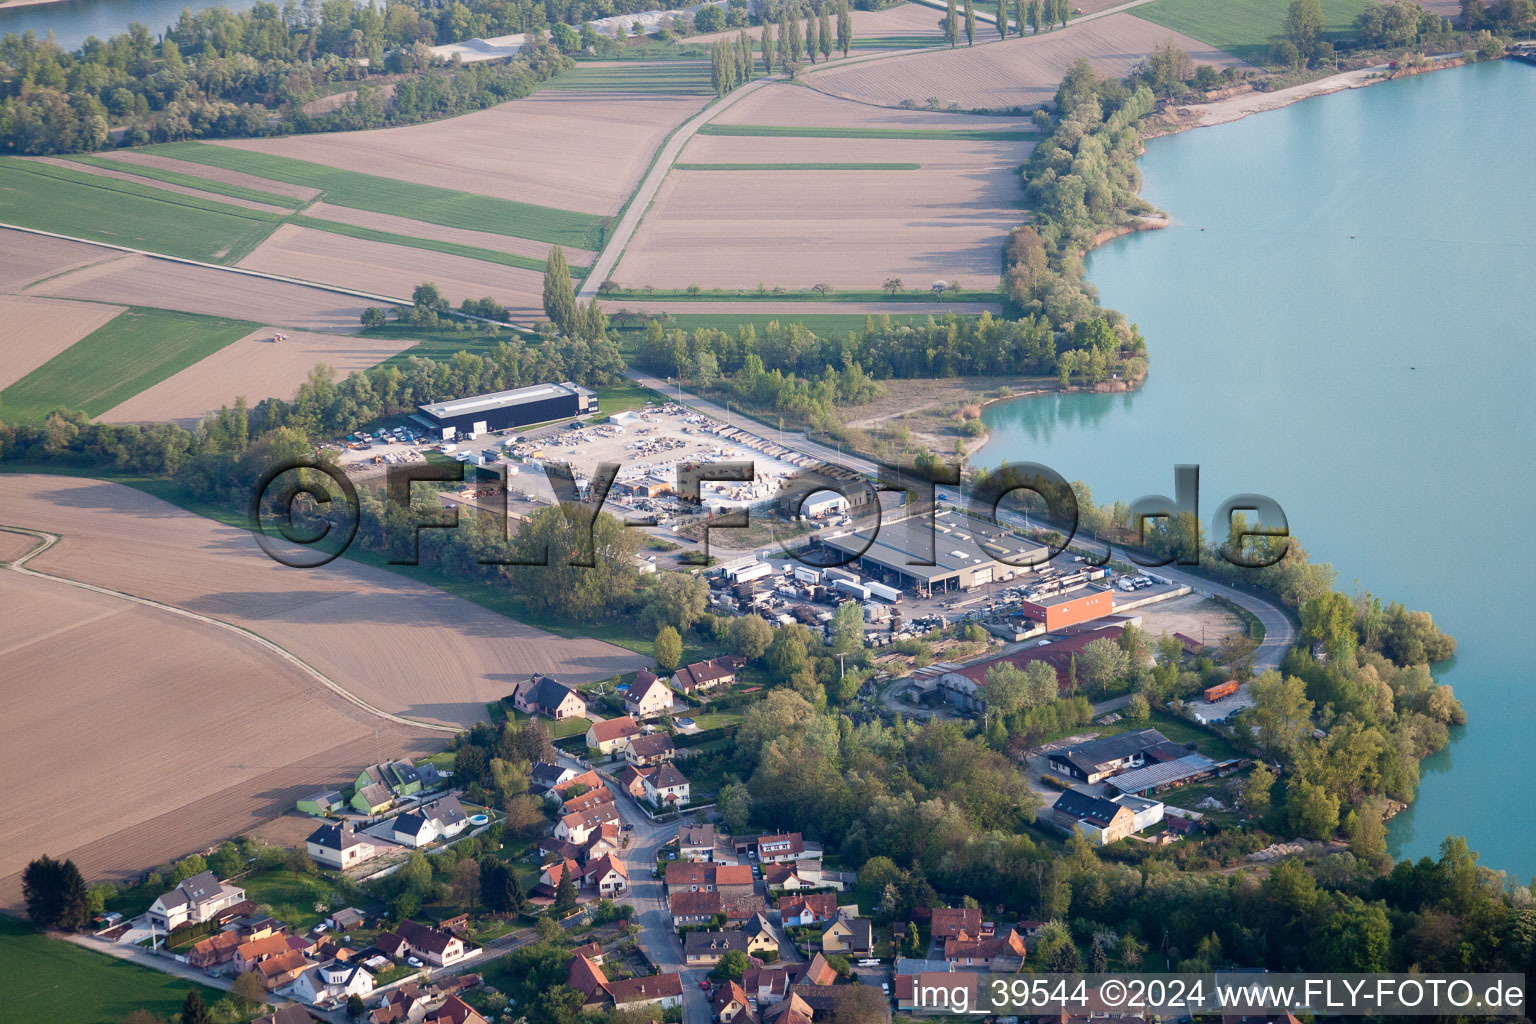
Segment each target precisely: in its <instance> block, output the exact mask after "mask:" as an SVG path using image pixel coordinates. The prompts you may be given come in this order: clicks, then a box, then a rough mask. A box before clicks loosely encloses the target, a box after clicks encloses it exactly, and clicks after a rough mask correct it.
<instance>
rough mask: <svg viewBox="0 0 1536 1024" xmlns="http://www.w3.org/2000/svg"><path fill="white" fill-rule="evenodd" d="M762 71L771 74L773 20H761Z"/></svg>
mask: <svg viewBox="0 0 1536 1024" xmlns="http://www.w3.org/2000/svg"><path fill="white" fill-rule="evenodd" d="M763 72H764V73H765V74H769V75H771V74H773V22H771V21H768V20H767V19H764V20H763Z"/></svg>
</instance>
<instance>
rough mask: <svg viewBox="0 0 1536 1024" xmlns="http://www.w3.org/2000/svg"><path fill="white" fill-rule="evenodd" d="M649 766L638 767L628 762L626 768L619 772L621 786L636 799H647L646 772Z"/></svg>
mask: <svg viewBox="0 0 1536 1024" xmlns="http://www.w3.org/2000/svg"><path fill="white" fill-rule="evenodd" d="M647 771H649V769H647V768H636V767H635V766H634V765H632V764H626V765H625V766H624V770H623V771H622V772H620V773H619V788H620V789H622V790H623V791H624V792H625V793H626V794H628V795H629V796H631V797H634V798H635V799H636V800H644V799H645V773H646V772H647Z"/></svg>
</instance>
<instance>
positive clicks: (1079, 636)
mask: <svg viewBox="0 0 1536 1024" xmlns="http://www.w3.org/2000/svg"><path fill="white" fill-rule="evenodd" d="M1134 621H1137V620H1133V619H1118V620H1116V622H1115V623H1112V624H1106V625H1103V626H1100V627H1097V628H1093V627H1088V628H1084V629H1080V630H1076V631H1074V632H1073V633H1072V634H1071V635H1070V636H1064V637H1057V638H1055V639H1053V640H1052V641H1051V642H1050V643H1049V644H1048V645H1046V646H1044V647H1039V646H1036V647H1025V648H1022V649H1021V650H1017V651H1014V652H1013V653H1012V654H1003V655H998V656H996V657H992V658H983V659H982V660H981V661H973V662H971V663H970V664H968V665H961V666H960V667H959V668H952V669H950V670H949V671H948V672H944V673H943V674H942V675H940V676H939V678H938V682H937V685H938V688H939V692H940V693H941V694H942V695H943V697H944V699H945V700H947V701H949V703H951V704H953V705H955V706H956V707H960V708H964V709H965V710H967V711H986V710H987V699H986V681H987V670H988V669H990V668H992V667H993V666H994V665H1012V666H1013V667H1014V668H1019V669H1022V668H1023V667H1024V666H1025V665H1027V664H1029V663H1030V662H1032V661H1043V662H1045V663H1046V664H1047V665H1049V666H1051V668H1053V669H1055V670H1056V682H1057V685H1058V686H1059V687H1060V688H1061V692H1062V693H1068V692H1070V691H1069V687H1070V685H1071V681H1070V679H1069V673H1070V671H1071V666H1072V659H1073V657H1074V656H1076V655H1077V654H1080V653H1081V652H1082V650H1083V649H1084V648H1085V647H1087V646H1088V645H1089V644H1091V643H1093V642H1094V641H1095V640H1119V639H1120V634H1122V633H1124V632H1125V623H1127V622H1134Z"/></svg>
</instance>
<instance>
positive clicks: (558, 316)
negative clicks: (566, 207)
mask: <svg viewBox="0 0 1536 1024" xmlns="http://www.w3.org/2000/svg"><path fill="white" fill-rule="evenodd" d="M544 314H545V315H546V316H548V317H549V319H550V322H551V323H553V324H554V325H555V327H556V328H557V329H559V331H560V333H561V334H564V335H567V336H574V333H575V330H576V290H575V289H574V288H572V287H571V268H570V265H569V264H568V263H566V262H565V250H564V249H562V248H561V247H560V246H558V245H557V246H555V247H554V248H553V249H551V250H550V251H549V261H548V262H547V263H545V264H544Z"/></svg>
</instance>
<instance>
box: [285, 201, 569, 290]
mask: <svg viewBox="0 0 1536 1024" xmlns="http://www.w3.org/2000/svg"><path fill="white" fill-rule="evenodd" d="M288 223H290V224H293V225H294V226H296V227H301V228H313V229H314V230H316V231H325V232H329V233H330V234H333V235H345V236H346V237H348V238H360V239H363V240H364V241H369V242H382V243H384V244H386V245H395V246H405V247H406V248H408V249H425V250H426V251H428V252H440V253H444V254H446V255H449V256H463V257H464V258H465V259H471V260H479V261H481V262H483V263H500V264H501V265H502V266H507V267H519V268H521V269H523V270H533V271H537V272H538V273H541V274H542V273H543V272H544V267H545V261H544V260H536V259H533V258H531V257H528V256H519V255H517V254H515V253H508V252H498V251H496V250H494V249H482V248H480V247H478V246H474V245H461V244H460V243H458V242H442V241H438V240H437V239H433V238H417V237H414V236H412V235H397V234H395V233H394V232H392V231H379V230H376V229H374V228H365V227H361V226H359V225H357V224H344V223H342V222H340V221H334V220H324V219H322V218H319V217H310V216H307V215H303V214H300V215H299V216H296V217H293V218H291V219H290V220H289V221H288ZM571 273H572V275H573V276H574V277H580V276H581V274H580V272H579V271H578V270H577V268H575V267H572V268H571Z"/></svg>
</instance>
